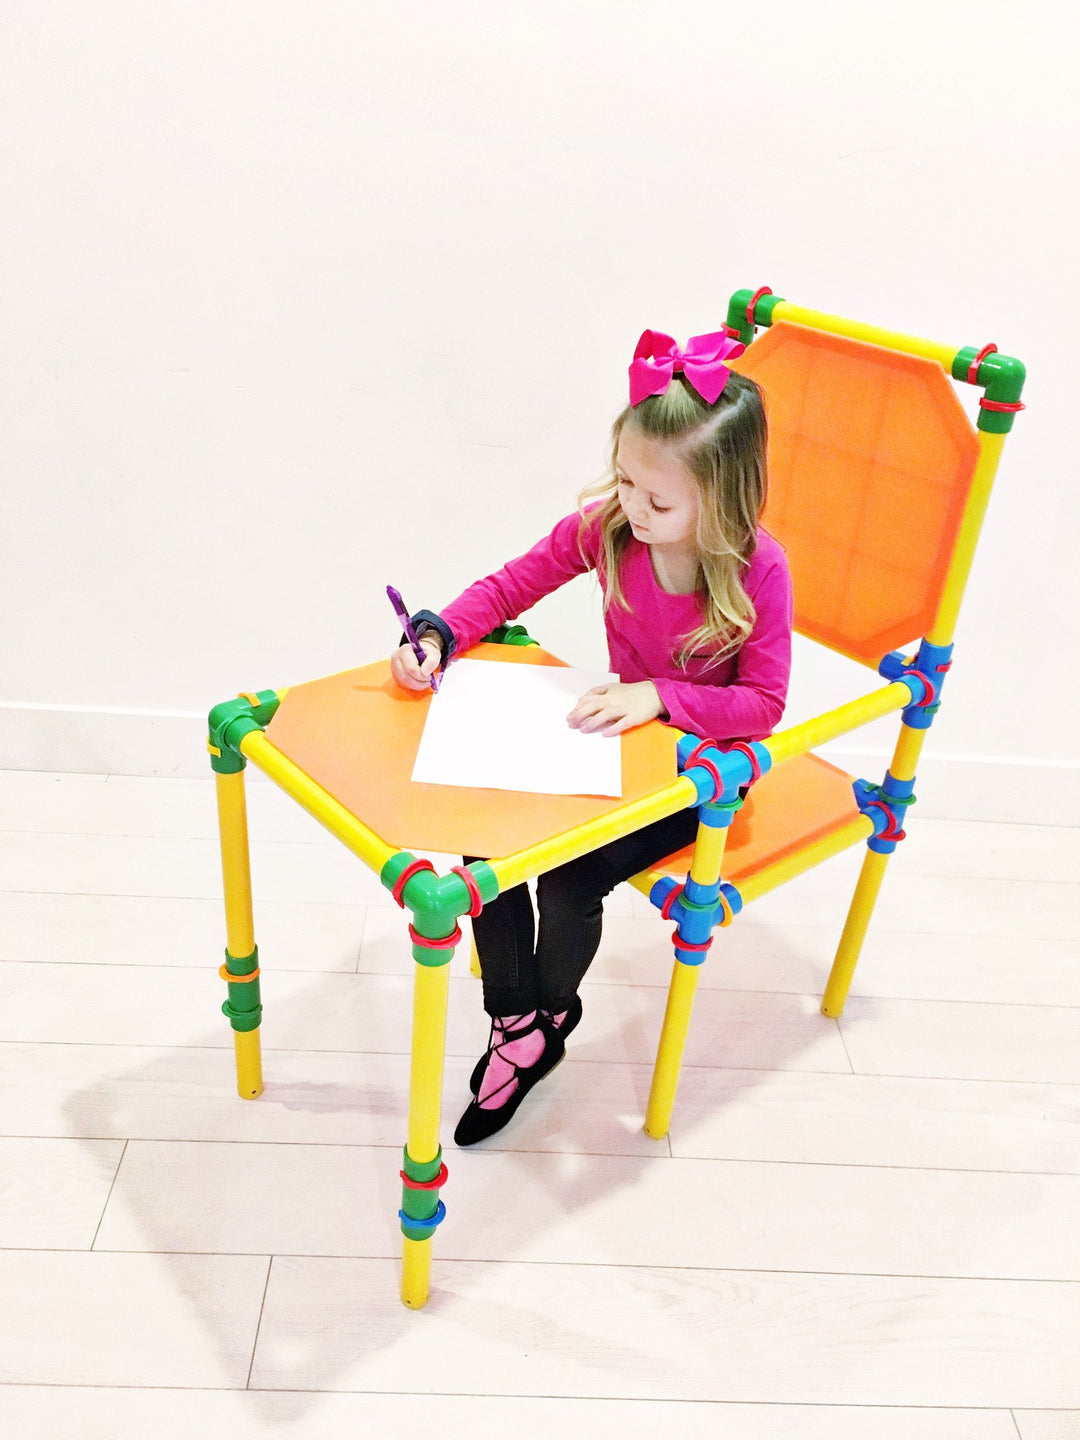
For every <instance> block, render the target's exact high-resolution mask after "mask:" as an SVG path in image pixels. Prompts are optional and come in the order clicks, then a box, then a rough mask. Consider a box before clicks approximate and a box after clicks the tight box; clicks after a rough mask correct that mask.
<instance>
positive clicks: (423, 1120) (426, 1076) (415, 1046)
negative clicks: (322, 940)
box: [401, 963, 450, 1310]
mask: <svg viewBox="0 0 1080 1440" xmlns="http://www.w3.org/2000/svg"><path fill="white" fill-rule="evenodd" d="M449 988H450V966H449V965H421V964H419V963H418V964H417V966H416V975H415V977H414V980H413V1029H412V1059H411V1063H410V1069H409V1139H408V1151H409V1157H410V1158H411V1159H412V1160H415V1161H416V1162H417V1163H418V1164H421V1165H426V1164H428V1163H429V1162H430V1161H432V1160H435V1159H436V1158H437V1157H438V1154H439V1119H440V1115H441V1112H442V1083H443V1062H444V1059H445V1056H446V1011H447V997H448V995H449ZM430 1288H431V1237H430V1236H429V1237H428V1238H427V1239H426V1240H410V1239H408V1238H404V1239H403V1240H402V1251H401V1299H402V1303H403V1304H405V1305H407V1306H408V1307H409V1308H410V1309H411V1310H419V1309H420V1308H421V1306H423V1305H425V1304H426V1303H427V1298H428V1294H429V1293H430Z"/></svg>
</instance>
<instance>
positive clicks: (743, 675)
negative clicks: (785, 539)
mask: <svg viewBox="0 0 1080 1440" xmlns="http://www.w3.org/2000/svg"><path fill="white" fill-rule="evenodd" d="M579 526H580V516H579V515H577V514H576V513H575V514H573V515H567V516H566V517H565V519H563V520H560V521H559V523H558V524H557V525H556V526H555V528H554V530H552V532H551V534H550V535H548V536H546V537H545V538H544V539H543V540H541V541H540V542H539V543H538V544H536V545H534V546H533V548H532V549H531V550H529V551H527V553H526V554H524V555H521V556H519V557H518V558H517V559H516V560H511V561H509V562H508V563H507V564H506V565H504V566H503V568H502V569H501V570H497V571H496V572H495V573H494V574H493V575H488V576H487V577H486V578H485V579H483V580H478V581H477V582H476V583H475V584H474V585H470V586H469V588H468V589H467V590H466V591H464V592H463V593H462V594H461V595H459V596H458V598H457V599H456V600H454V601H453V602H452V603H451V604H450V605H448V606H446V608H445V609H444V610H442V611H441V612H440V614H441V618H442V619H443V620H444V621H445V622H446V624H447V625H449V627H450V629H451V630H452V631H453V634H454V640H455V642H456V646H457V650H458V653H460V652H461V651H464V650H468V649H469V648H470V647H471V646H473V645H475V644H477V642H478V641H480V640H482V639H483V637H484V636H485V635H487V634H489V633H490V632H491V631H492V630H494V629H495V628H496V627H497V626H499V625H503V624H505V623H506V622H507V621H509V620H515V619H517V617H518V616H519V615H522V614H524V612H525V611H526V610H528V609H530V608H531V607H532V606H533V605H535V604H536V603H537V601H538V600H542V599H543V597H544V596H545V595H550V594H551V592H552V591H553V590H557V589H558V588H559V586H560V585H565V584H566V582H567V581H568V580H572V579H573V577H574V576H575V575H581V574H583V573H584V572H585V571H586V570H597V568H598V567H597V559H598V556H599V555H600V553H601V548H602V547H601V541H600V535H599V529H598V527H597V526H596V525H587V526H586V528H585V531H584V533H583V534H581V537H580V543H579ZM598 573H599V576H600V580H601V584H603V571H602V569H600V570H599V572H598ZM619 576H620V580H621V583H622V591H623V595H624V596H625V598H626V602H627V605H628V607H629V608H628V609H623V607H622V606H621V605H619V604H618V603H617V602H613V603H612V604H611V605H610V606H608V609H607V612H606V614H605V617H604V620H605V625H606V628H607V640H608V656H609V658H610V662H611V669H612V670H613V671H615V672H616V674H618V676H619V678H620V679H621V680H624V681H628V682H632V681H638V680H651V681H652V682H653V683H654V684H655V686H656V688H657V690H658V691H659V694H660V699H661V701H662V703H663V705H664V708H665V709H666V711H667V713H668V716H669V717H670V721H669V723H670V724H672V725H676V726H678V728H679V729H680V730H687V731H689V732H691V733H692V734H695V735H699V736H708V737H709V738H710V739H713V740H762V739H764V738H765V736H767V735H769V734H771V733H772V731H773V729H774V728H775V727H776V725H777V724H778V722H779V720H780V717H781V715H782V714H783V712H784V702H785V700H786V698H787V687H788V678H789V675H790V672H791V626H792V597H791V576H790V572H789V571H788V565H787V558H786V556H785V554H784V550H783V547H782V546H781V545H780V544H779V542H778V541H776V540H774V539H773V537H772V536H771V535H769V534H768V532H767V531H765V530H759V531H758V536H757V548H756V550H755V551H754V554H753V557H752V559H751V561H750V565H749V568H748V569H747V570H746V572H745V573H744V574H743V577H742V582H743V587H744V589H745V590H746V593H747V594H748V595H749V597H750V599H751V600H752V601H753V603H754V609H755V611H756V612H757V619H756V621H755V624H754V628H753V631H752V632H751V634H750V635H749V637H748V638H747V639H746V640H745V641H744V642H743V644H742V646H741V648H740V649H739V650H738V651H737V652H736V653H735V654H734V655H729V656H728V657H727V658H726V659H724V660H722V661H721V662H720V663H719V664H718V665H714V666H712V667H711V668H707V667H706V663H705V661H704V660H699V659H695V658H693V657H692V658H691V659H690V660H689V661H688V662H687V667H686V669H685V670H683V669H680V668H679V666H678V665H677V664H676V663H675V659H674V656H675V654H676V653H677V652H678V650H679V649H680V648H681V644H682V640H683V637H684V636H686V635H689V634H690V633H691V632H692V631H694V630H696V629H697V627H698V626H699V625H700V624H701V623H702V621H703V618H704V610H703V606H702V602H701V597H700V595H696V594H695V595H673V594H671V593H670V592H668V591H667V590H664V589H663V588H662V587H661V585H660V583H659V582H658V580H657V579H656V575H655V574H654V572H653V567H652V561H651V559H650V556H649V547H648V545H645V544H643V543H642V542H641V541H639V540H635V539H634V538H633V536H631V538H630V541H629V543H628V544H627V547H626V549H625V550H624V551H623V554H622V559H621V563H620V569H619Z"/></svg>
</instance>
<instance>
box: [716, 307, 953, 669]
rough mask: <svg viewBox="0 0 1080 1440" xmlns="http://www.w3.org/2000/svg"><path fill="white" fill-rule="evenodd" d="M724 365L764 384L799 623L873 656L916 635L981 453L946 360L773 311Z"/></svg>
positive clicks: (944, 568) (772, 469) (772, 475)
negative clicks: (772, 319) (774, 318)
mask: <svg viewBox="0 0 1080 1440" xmlns="http://www.w3.org/2000/svg"><path fill="white" fill-rule="evenodd" d="M733 369H735V370H738V371H739V372H740V373H742V374H744V375H748V376H750V377H751V378H752V379H754V380H756V381H757V382H758V383H759V384H760V385H761V386H762V387H763V388H764V391H765V399H766V405H767V409H768V417H769V500H768V505H767V507H766V510H765V513H764V515H763V523H764V525H765V527H766V529H767V530H768V531H769V532H770V534H772V535H775V536H776V538H777V539H778V540H779V541H780V542H781V544H783V545H784V546H785V548H786V549H787V554H788V561H789V563H790V565H791V572H792V579H793V582H794V587H795V624H796V628H797V629H798V630H799V631H800V633H801V634H804V635H807V636H809V637H810V638H811V639H814V640H819V641H821V642H822V643H823V644H825V645H828V646H829V647H830V648H831V649H833V650H839V651H840V652H841V653H842V654H845V655H850V656H852V657H853V658H854V659H857V660H862V661H864V662H866V663H870V664H876V662H877V661H879V660H880V659H881V657H882V656H883V655H885V654H886V653H887V652H888V651H890V650H896V649H898V648H900V647H901V646H903V645H906V644H907V643H908V642H910V641H912V640H916V639H919V638H920V637H921V636H923V635H925V634H927V632H928V631H929V630H930V629H931V627H932V625H933V622H934V616H935V614H936V612H937V608H938V604H939V601H940V599H941V593H942V589H943V587H944V584H945V578H946V575H947V573H948V567H949V561H950V558H951V556H952V553H953V549H954V546H955V543H956V536H957V531H958V530H959V527H960V521H961V518H962V515H963V511H964V504H965V501H966V499H967V495H968V491H969V489H970V486H971V478H972V474H973V472H974V468H975V462H976V460H977V458H978V453H979V446H978V439H977V437H976V432H975V428H974V426H973V425H972V424H971V422H970V421H969V420H968V418H967V416H966V415H965V414H964V411H963V408H962V407H961V405H960V401H959V399H958V398H957V395H956V392H955V390H954V389H953V386H952V383H951V382H950V380H949V379H948V377H947V376H946V374H945V372H944V370H943V369H942V368H941V366H940V365H939V364H938V363H937V362H936V361H934V360H924V359H922V358H920V357H919V356H915V355H903V354H899V353H897V352H896V351H893V350H887V349H883V348H882V347H880V346H877V345H868V344H865V343H864V342H863V341H859V340H849V339H846V338H845V337H843V336H840V335H831V334H828V333H826V332H824V331H820V330H811V329H808V328H806V327H805V326H802V325H792V324H790V323H786V322H784V321H778V322H777V323H776V324H775V325H774V326H772V328H771V329H769V330H767V331H765V332H764V333H763V334H762V335H760V336H759V337H758V338H757V339H756V340H755V341H754V343H753V344H752V345H750V346H749V347H748V348H747V350H746V352H745V354H744V355H742V356H741V357H740V358H739V359H738V360H736V361H735V362H734V365H733Z"/></svg>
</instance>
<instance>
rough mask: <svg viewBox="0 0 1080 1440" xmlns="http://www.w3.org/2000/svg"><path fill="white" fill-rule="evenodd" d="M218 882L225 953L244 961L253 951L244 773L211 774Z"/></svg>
mask: <svg viewBox="0 0 1080 1440" xmlns="http://www.w3.org/2000/svg"><path fill="white" fill-rule="evenodd" d="M214 779H215V781H216V782H217V805H218V833H219V834H220V836H221V879H222V883H223V886H224V894H225V934H226V944H227V945H228V947H229V954H230V955H235V956H236V958H237V959H238V960H244V959H246V958H247V956H249V955H250V954H251V953H252V951H253V950H254V949H255V924H254V920H253V918H252V911H251V861H250V857H249V851H248V827H247V795H246V791H245V789H244V772H243V771H242V770H239V771H237V773H236V774H235V775H215V776H214Z"/></svg>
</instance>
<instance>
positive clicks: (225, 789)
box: [214, 770, 263, 1100]
mask: <svg viewBox="0 0 1080 1440" xmlns="http://www.w3.org/2000/svg"><path fill="white" fill-rule="evenodd" d="M214 779H215V781H216V788H217V805H218V832H219V834H220V836H221V879H222V884H223V887H224V895H225V943H226V945H227V947H228V951H229V954H230V955H233V956H235V957H236V959H238V960H246V959H247V957H248V956H249V955H251V954H252V953H253V952H254V950H255V924H254V919H253V916H252V906H251V859H250V852H249V848H248V826H247V792H246V789H245V786H244V772H243V771H242V770H239V771H237V772H236V773H235V774H234V775H221V774H215V776H214ZM233 1050H234V1053H235V1056H236V1090H237V1094H238V1095H239V1096H240V1097H241V1099H243V1100H254V1099H255V1098H256V1097H257V1096H259V1095H261V1094H262V1091H263V1076H262V1042H261V1040H260V1038H259V1031H258V1029H255V1030H234V1031H233Z"/></svg>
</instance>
